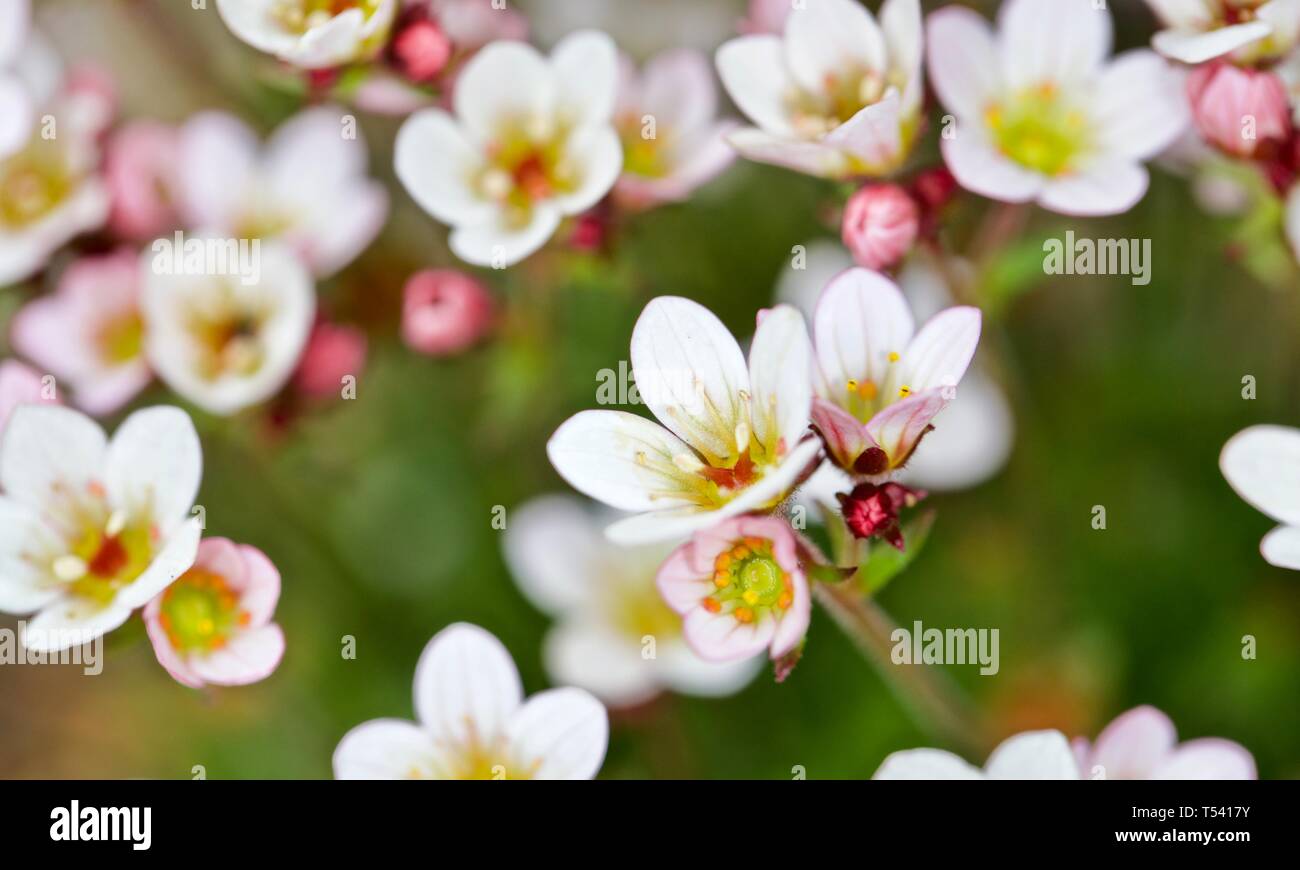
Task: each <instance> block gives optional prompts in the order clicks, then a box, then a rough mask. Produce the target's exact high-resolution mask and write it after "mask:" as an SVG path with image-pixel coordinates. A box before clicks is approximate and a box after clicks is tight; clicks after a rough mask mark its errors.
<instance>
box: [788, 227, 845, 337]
mask: <svg viewBox="0 0 1300 870" xmlns="http://www.w3.org/2000/svg"><path fill="white" fill-rule="evenodd" d="M803 248H804V254H805V256H804V260H803V268H802V269H796V268H794V265H793V264H787V265H786V267H785V268H784V269H782V271H781V277H780V278H779V279H777V282H776V294H775V295H776V301H777V302H783V303H785V304H787V305H793V306H794V307H795V308H798V309H799V311H800V312H802V314H803V316H804V318H805V319H807V320H808V322H809V323H813V322H815V321H816V317H817V314H816V312H817V302H818V300H819V299H821V295H822V291H823V290H825V289H826V285H828V284H830V283H831V281H832V280H833V279H834V278H835V277H836V276H838V275H839V274H840V273H841V272H843V271H845V270H846V269H851V268H853V258H852V257H851V256H849V252H848V251H847V250H845V248H844V245H842V244H840V242H838V241H831V240H829V239H816V240H814V241H811V242H808V243H807V244H805V245H804V246H803Z"/></svg>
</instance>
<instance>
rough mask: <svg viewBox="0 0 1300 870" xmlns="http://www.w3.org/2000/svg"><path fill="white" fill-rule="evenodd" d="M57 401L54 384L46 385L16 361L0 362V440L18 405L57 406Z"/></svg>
mask: <svg viewBox="0 0 1300 870" xmlns="http://www.w3.org/2000/svg"><path fill="white" fill-rule="evenodd" d="M58 401H59V394H58V389H57V387H56V386H55V383H54V382H50V383H49V384H48V385H47V384H46V382H45V379H44V377H43V376H42V375H41V374H40V373H39V372H37V371H34V370H32V369H30V368H28V367H27V366H25V365H23V364H22V363H20V362H18V360H15V359H6V360H0V438H3V437H4V431H5V423H7V422H9V417H10V415H12V414H13V412H14V411H15V410H17V409H18V406H19V405H36V404H58Z"/></svg>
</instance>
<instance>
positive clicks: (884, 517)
mask: <svg viewBox="0 0 1300 870" xmlns="http://www.w3.org/2000/svg"><path fill="white" fill-rule="evenodd" d="M925 496H926V493H925V492H924V491H923V490H917V489H908V488H907V487H905V486H903V485H902V484H898V483H893V482H889V483H882V484H880V485H876V484H874V483H860V484H858V485H857V486H855V487H854V488H853V491H852V492H850V493H848V494H843V493H841V494H840V495H839V502H840V510H841V512H842V513H843V515H844V524H845V525H846V526H848V527H849V531H850V532H852V533H853V536H854V537H855V538H883V539H884V540H886V541H888V542H889V543H890V544H891V545H893V546H894V547H895V548H896V549H899V550H902V549H903V547H904V542H903V532H902V530H901V529H900V528H899V527H898V513H899V511H901V510H903V509H904V508H910V507H915V506H916V504H917V503H918V502H919V501H921V499H923V498H925Z"/></svg>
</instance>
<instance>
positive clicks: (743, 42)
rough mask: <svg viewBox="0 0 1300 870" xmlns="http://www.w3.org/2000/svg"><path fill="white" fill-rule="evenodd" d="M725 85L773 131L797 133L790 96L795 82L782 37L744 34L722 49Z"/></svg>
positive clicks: (741, 105)
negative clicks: (788, 105) (788, 104)
mask: <svg viewBox="0 0 1300 870" xmlns="http://www.w3.org/2000/svg"><path fill="white" fill-rule="evenodd" d="M715 62H716V64H717V67H718V75H719V76H720V77H721V78H722V85H723V87H725V88H726V89H727V93H728V94H729V95H730V96H731V99H732V100H733V101H734V102H735V104H736V105H737V106H738V107H739V108H740V111H742V112H744V113H745V116H746V117H747V118H749V119H750V120H751V121H753V122H754V123H755V124H757V125H758V126H759V127H761V128H763V129H764V130H766V131H768V132H770V133H776V134H780V135H786V136H789V135H793V134H794V130H793V128H792V127H791V126H790V120H789V113H788V111H787V109H786V95H787V93H788V91H789V89H790V88H791V86H792V85H793V82H791V81H790V78H789V76H788V74H787V73H786V70H785V57H784V54H783V49H782V46H781V40H780V38H778V37H776V36H771V35H762V36H742V37H740V38H739V39H733V40H731V41H729V42H727V43H726V44H724V45H723V46H722V47H721V48H719V49H718V53H717V57H716V61H715Z"/></svg>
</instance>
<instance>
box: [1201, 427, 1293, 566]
mask: <svg viewBox="0 0 1300 870" xmlns="http://www.w3.org/2000/svg"><path fill="white" fill-rule="evenodd" d="M1219 468H1220V469H1221V470H1222V471H1223V476H1224V477H1226V478H1227V479H1228V483H1230V484H1231V485H1232V488H1233V489H1235V490H1236V491H1237V495H1239V496H1241V497H1242V498H1243V499H1245V500H1246V501H1247V502H1248V503H1249V504H1250V505H1251V506H1253V507H1255V508H1256V509H1258V510H1260V511H1262V512H1263V513H1266V514H1268V515H1269V516H1270V517H1272V518H1273V519H1275V520H1277V521H1278V522H1279V523H1281V524H1282V525H1280V526H1278V527H1277V528H1276V529H1274V530H1273V531H1271V532H1269V533H1268V534H1267V535H1265V536H1264V540H1263V541H1262V542H1261V543H1260V552H1261V553H1262V554H1263V555H1264V560H1265V561H1267V562H1268V563H1269V564H1270V565H1276V566H1278V567H1279V568H1291V569H1293V570H1300V429H1291V428H1289V427H1286V426H1252V427H1250V428H1249V429H1245V430H1243V431H1241V432H1238V433H1237V434H1236V435H1234V436H1232V438H1231V439H1229V441H1228V443H1227V444H1225V445H1224V447H1223V454H1222V455H1221V456H1220V457H1219Z"/></svg>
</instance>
